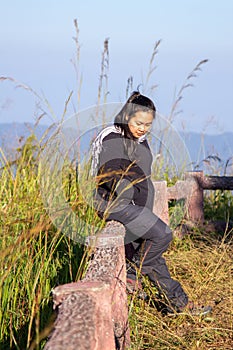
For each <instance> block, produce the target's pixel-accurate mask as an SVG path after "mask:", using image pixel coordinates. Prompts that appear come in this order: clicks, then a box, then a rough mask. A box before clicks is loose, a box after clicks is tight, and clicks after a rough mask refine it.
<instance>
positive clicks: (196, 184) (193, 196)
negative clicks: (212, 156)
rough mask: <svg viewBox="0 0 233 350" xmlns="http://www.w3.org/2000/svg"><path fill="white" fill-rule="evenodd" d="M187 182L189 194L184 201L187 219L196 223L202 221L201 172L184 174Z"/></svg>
mask: <svg viewBox="0 0 233 350" xmlns="http://www.w3.org/2000/svg"><path fill="white" fill-rule="evenodd" d="M185 180H186V181H187V182H188V184H187V185H188V187H189V194H188V196H187V199H186V210H187V216H188V219H190V220H191V221H194V222H197V223H203V221H204V197H203V188H202V185H201V184H202V181H203V171H190V172H187V173H185Z"/></svg>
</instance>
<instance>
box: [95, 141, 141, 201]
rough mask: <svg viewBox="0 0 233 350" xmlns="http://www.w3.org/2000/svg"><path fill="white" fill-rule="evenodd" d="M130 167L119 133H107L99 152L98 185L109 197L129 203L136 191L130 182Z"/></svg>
mask: <svg viewBox="0 0 233 350" xmlns="http://www.w3.org/2000/svg"><path fill="white" fill-rule="evenodd" d="M130 168H131V167H130V161H129V159H127V156H126V155H125V152H124V147H123V142H122V139H121V137H120V135H117V134H115V135H112V134H110V135H108V136H107V137H106V138H105V139H104V141H103V145H102V151H101V153H100V160H99V171H98V186H99V187H101V188H102V189H105V191H106V192H107V193H108V196H109V197H112V198H116V197H118V198H119V199H121V200H124V201H127V202H128V203H130V202H131V201H132V200H133V198H134V196H135V193H134V192H135V191H137V189H136V188H134V186H133V184H132V182H131V180H132V178H131V176H130Z"/></svg>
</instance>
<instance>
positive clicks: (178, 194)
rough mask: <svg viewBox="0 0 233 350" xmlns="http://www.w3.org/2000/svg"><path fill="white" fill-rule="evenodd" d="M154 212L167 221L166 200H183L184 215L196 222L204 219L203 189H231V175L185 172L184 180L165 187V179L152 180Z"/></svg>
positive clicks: (201, 221)
mask: <svg viewBox="0 0 233 350" xmlns="http://www.w3.org/2000/svg"><path fill="white" fill-rule="evenodd" d="M154 188H155V200H154V209H153V211H154V213H155V214H157V215H158V216H160V217H161V218H162V219H163V220H164V221H165V222H166V223H169V214H168V201H169V200H179V199H184V200H185V208H184V216H185V217H186V218H187V219H189V220H191V221H193V222H197V223H203V221H204V190H217V189H219V190H233V176H204V174H203V172H202V171H194V172H187V173H186V174H185V178H184V180H180V181H177V182H176V184H175V185H174V186H172V187H167V182H166V181H156V182H154Z"/></svg>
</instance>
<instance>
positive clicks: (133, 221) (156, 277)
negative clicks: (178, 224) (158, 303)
mask: <svg viewBox="0 0 233 350" xmlns="http://www.w3.org/2000/svg"><path fill="white" fill-rule="evenodd" d="M108 220H116V221H119V222H121V223H122V224H123V225H124V226H125V228H126V243H127V244H130V243H131V244H132V246H131V247H133V248H134V249H135V248H136V249H135V252H134V254H133V257H132V260H133V261H134V262H136V260H137V259H138V258H137V255H138V253H139V249H140V248H141V249H142V250H141V254H142V265H141V272H142V273H143V274H145V275H147V276H148V277H149V279H150V280H151V281H152V282H153V283H154V284H155V285H156V286H158V287H159V289H160V290H162V291H163V293H164V294H165V295H166V297H167V299H168V300H169V302H170V303H171V305H172V307H174V308H176V309H179V308H181V307H183V306H185V305H186V304H187V303H188V297H187V295H186V293H185V292H184V290H183V288H182V287H181V285H180V283H179V282H178V281H176V280H174V279H172V277H171V275H170V273H169V271H168V268H167V265H166V261H165V259H164V258H163V257H162V254H163V253H164V252H165V251H166V250H167V248H168V246H169V244H170V242H171V240H172V232H171V230H170V228H169V227H168V226H167V225H166V224H165V223H164V222H163V221H162V220H161V219H159V218H158V217H157V216H156V215H155V214H153V213H152V212H151V211H150V210H149V209H147V208H142V207H139V206H137V205H131V204H129V205H127V206H126V207H125V208H124V210H123V211H118V212H114V213H111V214H110V215H109V218H108ZM128 247H129V245H128ZM131 253H132V251H131ZM138 264H139V262H138ZM130 273H131V278H133V271H131V272H130Z"/></svg>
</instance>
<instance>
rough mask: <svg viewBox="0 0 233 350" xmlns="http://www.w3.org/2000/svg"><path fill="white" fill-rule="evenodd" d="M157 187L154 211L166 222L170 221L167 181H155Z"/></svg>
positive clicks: (155, 187)
mask: <svg viewBox="0 0 233 350" xmlns="http://www.w3.org/2000/svg"><path fill="white" fill-rule="evenodd" d="M153 185H154V189H155V197H154V206H153V213H154V214H155V215H157V216H158V217H159V218H160V219H161V220H163V221H164V222H165V223H166V224H168V223H169V213H168V199H167V182H166V181H154V182H153Z"/></svg>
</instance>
